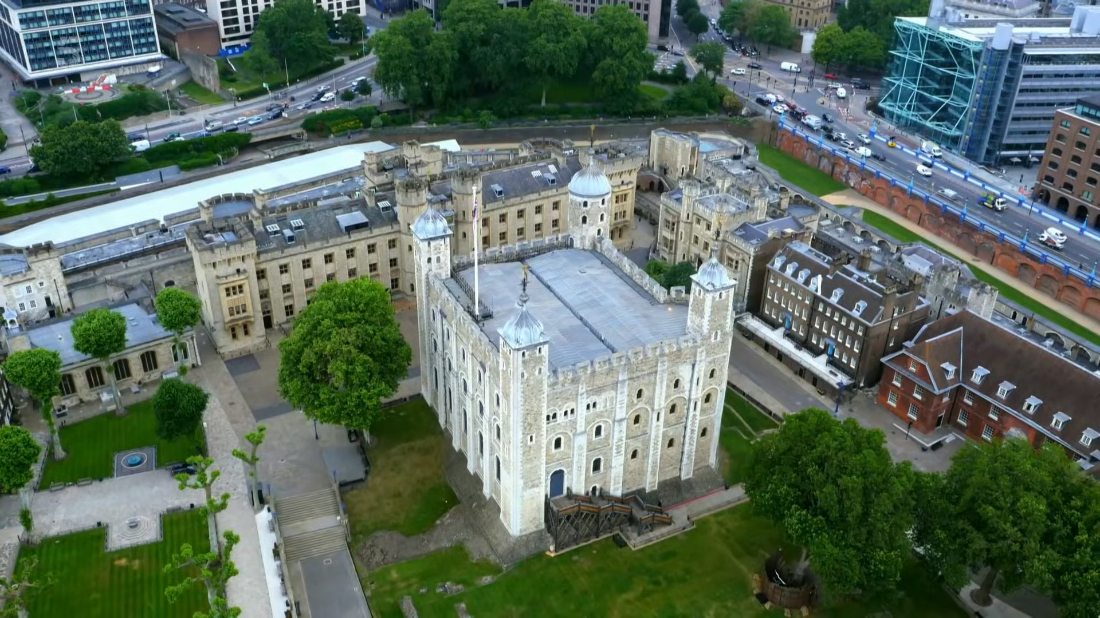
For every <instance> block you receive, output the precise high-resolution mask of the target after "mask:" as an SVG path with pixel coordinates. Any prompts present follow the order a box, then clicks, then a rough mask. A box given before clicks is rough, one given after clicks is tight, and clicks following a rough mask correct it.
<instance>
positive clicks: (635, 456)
mask: <svg viewBox="0 0 1100 618" xmlns="http://www.w3.org/2000/svg"><path fill="white" fill-rule="evenodd" d="M630 458H631V459H637V458H638V449H634V450H633V451H630Z"/></svg>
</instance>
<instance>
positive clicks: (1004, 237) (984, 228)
mask: <svg viewBox="0 0 1100 618" xmlns="http://www.w3.org/2000/svg"><path fill="white" fill-rule="evenodd" d="M779 128H780V129H781V130H785V131H790V132H791V134H792V135H795V136H796V137H801V138H802V139H804V140H806V143H807V144H812V145H815V146H817V147H818V148H820V149H822V150H825V151H827V152H830V153H832V154H833V155H835V156H841V157H844V160H845V161H846V162H847V163H848V164H852V163H853V162H854V161H853V157H852V153H851V151H849V150H847V149H838V148H834V147H833V146H832V145H830V144H827V143H826V142H825V138H823V137H821V136H818V135H810V134H809V133H806V132H805V131H802V130H800V129H798V128H797V127H793V126H790V125H787V124H786V123H785V122H784V119H783V118H780V120H779ZM872 137H874V136H872ZM878 139H880V138H878ZM898 148H900V149H901V150H903V151H904V152H906V153H909V154H913V155H917V154H918V153H917V152H916V151H914V150H913V149H911V148H909V147H907V146H905V145H903V144H898ZM856 159H858V160H859V168H860V170H862V171H868V170H869V171H871V172H872V173H874V175H875V178H885V179H887V180H889V181H890V186H891V187H898V186H907V187H908V189H907V192H908V194H909V195H916V196H917V197H920V198H922V199H923V200H924V203H925V204H932V205H934V206H936V207H938V208H939V209H940V210H941V211H943V213H944V214H952V215H955V216H957V217H958V218H959V221H960V222H961V223H963V224H967V225H970V226H971V227H973V228H975V229H977V230H978V231H979V232H989V233H991V234H994V235H996V236H997V240H998V242H1000V243H1002V244H1007V245H1009V246H1012V247H1015V248H1017V249H1018V250H1019V251H1020V253H1023V254H1024V255H1028V256H1031V257H1034V258H1036V259H1037V260H1038V261H1039V263H1040V264H1053V265H1055V266H1057V267H1059V268H1060V269H1061V270H1062V274H1064V275H1072V276H1074V277H1077V278H1078V279H1080V280H1081V281H1083V282H1084V283H1085V284H1086V285H1087V286H1088V287H1090V288H1091V287H1094V286H1096V285H1097V276H1096V271H1095V270H1092V271H1086V270H1084V268H1083V265H1078V266H1075V265H1073V264H1072V263H1070V262H1069V261H1067V260H1065V259H1063V258H1061V257H1058V256H1056V255H1052V254H1050V253H1047V252H1046V251H1043V250H1042V249H1040V248H1038V247H1037V246H1036V244H1035V243H1033V242H1031V241H1029V240H1028V239H1027V234H1026V233H1025V234H1024V238H1019V237H1017V236H1015V235H1013V234H1010V233H1008V232H1006V231H1004V230H1002V229H1000V228H998V227H997V226H995V225H993V224H990V223H987V222H985V221H983V220H980V219H975V218H974V217H972V216H970V215H969V213H968V212H967V208H966V206H965V205H964V206H963V207H962V208H959V207H958V206H955V205H953V204H951V203H948V202H946V201H944V200H942V199H939V198H938V197H936V196H935V195H932V194H929V193H928V192H926V191H924V190H922V189H920V188H918V187H915V186H913V181H912V180H910V181H909V182H908V183H905V182H901V181H899V180H898V179H897V178H894V177H893V176H891V175H890V174H887V173H886V172H883V171H882V170H880V169H878V168H876V167H874V166H871V165H868V164H867V161H866V160H865V159H864V158H862V157H858V156H857V157H856ZM932 165H933V167H939V168H940V169H943V170H946V171H947V172H949V173H951V174H953V175H955V176H958V177H959V178H962V179H964V180H965V181H967V182H970V183H973V184H975V185H978V186H980V187H981V188H982V189H984V190H986V191H990V192H992V193H995V194H997V195H999V196H1000V197H1003V198H1004V199H1006V200H1008V201H1010V202H1016V204H1017V205H1018V206H1019V207H1022V208H1027V209H1029V212H1035V213H1038V214H1039V215H1040V216H1041V217H1043V218H1046V219H1048V220H1050V221H1054V222H1056V223H1058V224H1059V225H1060V226H1064V227H1070V228H1076V229H1077V235H1078V236H1087V237H1089V238H1092V239H1093V240H1100V235H1098V234H1097V233H1095V232H1092V231H1090V230H1089V229H1088V223H1087V221H1086V222H1080V221H1077V220H1072V221H1070V220H1068V219H1067V218H1065V217H1062V216H1060V215H1059V214H1057V213H1052V212H1050V211H1048V210H1046V209H1045V208H1043V207H1041V206H1039V205H1037V204H1036V203H1034V202H1028V201H1027V200H1025V199H1024V198H1023V197H1019V196H1015V195H1012V194H1011V193H1005V192H1004V191H1002V190H1000V189H999V188H997V187H994V186H992V185H989V184H986V183H985V182H982V181H981V180H979V179H977V178H974V177H972V176H971V175H970V172H969V171H965V172H960V171H959V170H956V169H955V168H953V167H951V166H949V165H947V164H945V163H942V162H940V161H935V160H933V161H932Z"/></svg>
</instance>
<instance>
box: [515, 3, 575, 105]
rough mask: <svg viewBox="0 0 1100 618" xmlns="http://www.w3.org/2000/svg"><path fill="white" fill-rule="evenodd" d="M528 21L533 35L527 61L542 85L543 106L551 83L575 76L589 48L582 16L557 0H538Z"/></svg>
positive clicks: (535, 77)
mask: <svg viewBox="0 0 1100 618" xmlns="http://www.w3.org/2000/svg"><path fill="white" fill-rule="evenodd" d="M527 20H528V26H529V28H530V30H529V32H530V36H531V38H530V39H529V41H528V46H527V53H526V54H525V62H526V65H527V70H528V71H529V72H530V75H531V78H532V79H534V80H535V81H537V82H538V83H540V84H541V85H542V107H546V90H547V88H549V87H550V82H551V81H553V80H555V79H567V78H570V77H572V76H573V74H574V73H576V71H577V64H578V63H579V62H580V59H581V54H583V53H584V51H585V46H586V41H585V37H584V33H583V32H582V30H581V18H580V17H578V16H577V15H576V14H574V13H573V9H572V8H571V7H570V6H569V5H566V4H563V3H561V2H558V1H557V0H535V1H534V2H532V3H531V7H530V8H528V9H527Z"/></svg>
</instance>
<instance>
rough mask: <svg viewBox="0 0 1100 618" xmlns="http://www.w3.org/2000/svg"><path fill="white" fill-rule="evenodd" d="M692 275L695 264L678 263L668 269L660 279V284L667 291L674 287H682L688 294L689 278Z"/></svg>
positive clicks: (689, 288)
mask: <svg viewBox="0 0 1100 618" xmlns="http://www.w3.org/2000/svg"><path fill="white" fill-rule="evenodd" d="M694 274H695V264H692V263H691V262H680V263H678V264H674V265H672V266H671V267H669V269H668V271H667V272H666V273H665V275H664V277H662V279H661V284H662V285H664V286H665V289H668V290H671V289H672V288H674V287H676V286H683V287H684V290H685V291H688V292H690V291H691V276H692V275H694Z"/></svg>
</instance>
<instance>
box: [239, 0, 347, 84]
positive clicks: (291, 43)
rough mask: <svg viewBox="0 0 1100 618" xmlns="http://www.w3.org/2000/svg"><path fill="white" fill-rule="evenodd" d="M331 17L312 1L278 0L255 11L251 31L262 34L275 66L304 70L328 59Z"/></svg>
mask: <svg viewBox="0 0 1100 618" xmlns="http://www.w3.org/2000/svg"><path fill="white" fill-rule="evenodd" d="M331 19H332V16H331V15H330V14H329V12H328V11H326V10H325V9H324V8H323V7H321V6H319V5H317V4H314V3H313V1H312V0H279V1H278V2H276V3H275V4H274V5H273V6H271V7H270V8H267V9H264V11H263V12H262V13H260V14H259V20H258V21H257V22H256V28H255V31H254V32H253V34H252V39H253V45H254V46H255V38H256V35H257V34H259V35H261V36H262V39H261V40H262V41H263V42H264V43H265V44H266V47H267V50H268V53H269V54H270V55H271V57H272V58H274V59H275V60H276V64H277V65H283V64H284V63H285V64H286V66H287V67H288V68H290V69H295V70H297V71H305V70H307V69H310V68H313V67H315V66H318V65H320V64H323V63H325V62H329V61H331V60H332V55H333V53H334V52H335V50H334V49H333V47H332V45H330V44H329V40H328V33H329V30H330V29H331V27H330V25H329V20H331Z"/></svg>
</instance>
